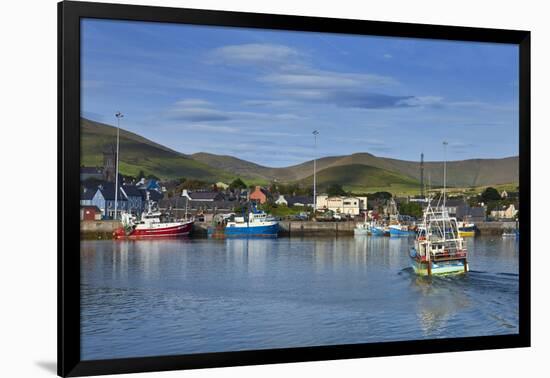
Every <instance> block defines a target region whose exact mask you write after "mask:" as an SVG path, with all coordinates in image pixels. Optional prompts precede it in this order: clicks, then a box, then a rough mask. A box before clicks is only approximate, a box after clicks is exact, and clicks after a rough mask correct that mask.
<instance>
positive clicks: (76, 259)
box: [58, 1, 531, 376]
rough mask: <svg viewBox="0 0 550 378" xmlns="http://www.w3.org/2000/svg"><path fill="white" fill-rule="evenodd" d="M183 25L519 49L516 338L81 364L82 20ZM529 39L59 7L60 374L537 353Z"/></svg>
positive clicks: (468, 31) (424, 28) (368, 24)
mask: <svg viewBox="0 0 550 378" xmlns="http://www.w3.org/2000/svg"><path fill="white" fill-rule="evenodd" d="M81 18H102V19H117V20H135V21H151V22H163V23H185V24H198V25H216V26H233V27H247V28H261V29H266V28H267V29H280V30H295V31H314V32H330V33H344V34H358V35H375V36H394V37H414V38H429V39H445V40H459V41H480V42H494V43H507V44H516V45H518V46H519V127H520V138H519V151H520V155H519V156H520V158H519V159H520V160H519V162H520V164H519V166H520V176H519V179H520V180H519V181H520V186H521V192H520V201H519V205H520V212H521V214H522V222H521V224H520V233H521V238H520V241H519V243H520V254H519V333H518V334H517V335H503V336H480V337H465V338H452V339H451V338H449V339H433V340H415V341H399V342H381V343H369V344H353V345H334V346H319V347H303V348H288V349H271V350H254V351H239V352H223V353H201V354H192V355H178V356H158V357H145V358H124V359H109V360H94V361H82V360H81V358H80V288H79V283H80V272H79V268H80V256H79V253H78V252H79V248H80V240H79V218H78V214H79V211H78V209H79V163H80V162H79V159H80V127H79V125H80V29H79V28H80V19H81ZM530 178H531V174H530V32H529V31H517V30H498V29H486V28H471V27H458V26H439V25H424V24H410V23H395V22H380V21H360V20H346V19H333V18H318V17H304V16H286V15H270V14H256V13H242V12H227V11H213V10H197V9H180V8H168V7H155V6H134V5H121V4H106V3H86V2H71V1H63V2H60V3H59V4H58V204H59V205H58V374H59V375H60V376H83V375H100V374H116V373H132V372H150V371H163V370H176V369H197V368H212V367H222V366H239V365H257V364H271V363H283V362H301V361H317V360H337V359H349V358H363V357H374V356H391V355H408V354H421V353H441V352H453V351H467V350H483V349H499V348H516V347H528V346H530V335H531V322H530V316H531V313H530V279H531V277H530V261H531V257H530V244H531V240H530V206H531V203H530Z"/></svg>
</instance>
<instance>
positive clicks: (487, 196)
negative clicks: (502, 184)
mask: <svg viewBox="0 0 550 378" xmlns="http://www.w3.org/2000/svg"><path fill="white" fill-rule="evenodd" d="M500 199H501V198H500V194H499V192H498V190H496V189H495V188H493V187H488V188H487V189H485V190H484V191H483V193H481V200H482V201H483V202H485V203H488V202H491V201H499V200H500Z"/></svg>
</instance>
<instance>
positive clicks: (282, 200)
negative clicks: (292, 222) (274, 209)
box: [275, 194, 288, 206]
mask: <svg viewBox="0 0 550 378" xmlns="http://www.w3.org/2000/svg"><path fill="white" fill-rule="evenodd" d="M275 203H276V204H277V205H285V206H288V201H287V200H286V199H285V196H284V195H282V194H281V195H279V198H277V200H276V201H275Z"/></svg>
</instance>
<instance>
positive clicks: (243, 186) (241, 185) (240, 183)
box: [229, 177, 246, 189]
mask: <svg viewBox="0 0 550 378" xmlns="http://www.w3.org/2000/svg"><path fill="white" fill-rule="evenodd" d="M229 187H230V188H231V189H246V184H245V183H244V181H243V180H241V179H240V178H239V177H237V178H236V179H235V180H233V182H232V183H231V184H229Z"/></svg>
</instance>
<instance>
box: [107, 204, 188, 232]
mask: <svg viewBox="0 0 550 378" xmlns="http://www.w3.org/2000/svg"><path fill="white" fill-rule="evenodd" d="M147 202H148V204H147V211H144V212H143V213H142V214H141V220H137V219H136V217H135V216H133V215H131V214H127V213H125V214H122V225H123V227H121V228H119V229H117V230H116V231H115V232H113V237H114V238H115V239H150V238H165V237H180V236H186V235H189V233H190V232H191V230H192V229H193V223H194V221H193V220H188V219H174V218H173V217H172V216H170V215H168V214H164V213H162V212H160V211H158V210H156V211H153V210H152V202H151V201H147Z"/></svg>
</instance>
